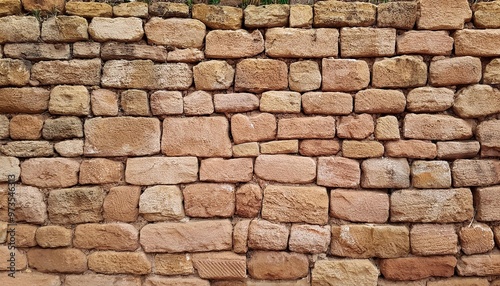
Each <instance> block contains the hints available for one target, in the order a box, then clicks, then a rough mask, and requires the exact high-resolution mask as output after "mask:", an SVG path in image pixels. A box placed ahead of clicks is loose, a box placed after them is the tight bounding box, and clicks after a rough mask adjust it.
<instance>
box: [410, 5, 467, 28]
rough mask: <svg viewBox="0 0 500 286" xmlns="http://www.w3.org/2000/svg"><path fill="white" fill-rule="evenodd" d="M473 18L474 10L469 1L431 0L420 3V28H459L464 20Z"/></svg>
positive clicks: (462, 25)
mask: <svg viewBox="0 0 500 286" xmlns="http://www.w3.org/2000/svg"><path fill="white" fill-rule="evenodd" d="M471 18H472V11H471V9H470V6H469V3H468V2H467V1H465V0H464V1H462V0H456V1H442V0H441V1H429V0H424V1H422V2H421V3H420V17H419V18H418V19H417V27H418V29H426V30H459V29H463V27H464V22H468V21H469V20H470V19H471Z"/></svg>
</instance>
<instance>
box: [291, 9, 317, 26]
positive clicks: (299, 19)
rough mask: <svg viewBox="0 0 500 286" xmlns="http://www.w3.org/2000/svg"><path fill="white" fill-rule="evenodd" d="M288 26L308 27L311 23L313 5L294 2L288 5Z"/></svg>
mask: <svg viewBox="0 0 500 286" xmlns="http://www.w3.org/2000/svg"><path fill="white" fill-rule="evenodd" d="M289 21H290V23H289V24H290V27H292V28H310V27H311V26H312V23H313V7H311V6H309V5H302V4H295V5H291V6H290V18H289Z"/></svg>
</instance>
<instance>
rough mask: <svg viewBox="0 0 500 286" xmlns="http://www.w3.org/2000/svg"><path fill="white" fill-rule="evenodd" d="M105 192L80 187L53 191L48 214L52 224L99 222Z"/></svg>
mask: <svg viewBox="0 0 500 286" xmlns="http://www.w3.org/2000/svg"><path fill="white" fill-rule="evenodd" d="M103 201H104V191H103V190H102V188H100V187H79V188H69V189H57V190H52V191H50V193H49V199H48V201H47V202H48V208H47V210H48V212H49V219H50V221H51V222H52V223H59V224H74V223H84V222H99V221H100V220H101V219H102V214H101V207H102V203H103Z"/></svg>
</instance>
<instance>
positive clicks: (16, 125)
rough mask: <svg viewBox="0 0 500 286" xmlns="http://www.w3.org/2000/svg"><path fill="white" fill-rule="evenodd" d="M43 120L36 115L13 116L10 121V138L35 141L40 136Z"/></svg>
mask: <svg viewBox="0 0 500 286" xmlns="http://www.w3.org/2000/svg"><path fill="white" fill-rule="evenodd" d="M43 124H44V122H43V118H42V117H40V116H37V115H15V116H13V117H12V119H11V120H10V125H9V130H10V138H12V139H26V140H36V139H40V137H41V135H42V127H43Z"/></svg>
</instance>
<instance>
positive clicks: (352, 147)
mask: <svg viewBox="0 0 500 286" xmlns="http://www.w3.org/2000/svg"><path fill="white" fill-rule="evenodd" d="M342 155H343V156H344V157H347V158H355V159H362V158H375V157H382V156H383V155H384V145H382V143H380V142H377V141H372V140H364V141H355V140H344V141H343V142H342Z"/></svg>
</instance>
